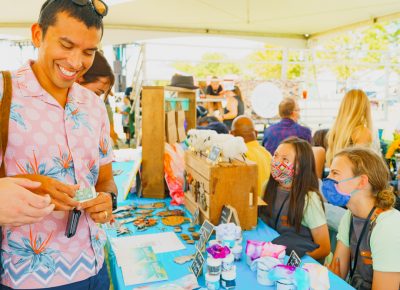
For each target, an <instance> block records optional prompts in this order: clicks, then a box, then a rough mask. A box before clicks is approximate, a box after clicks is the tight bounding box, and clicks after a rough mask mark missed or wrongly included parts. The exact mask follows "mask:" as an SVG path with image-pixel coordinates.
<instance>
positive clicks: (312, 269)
mask: <svg viewBox="0 0 400 290" xmlns="http://www.w3.org/2000/svg"><path fill="white" fill-rule="evenodd" d="M303 269H305V270H307V271H308V273H309V275H310V289H311V290H328V289H329V288H330V283H329V276H328V268H326V267H324V266H322V265H320V264H314V263H305V264H304V265H303Z"/></svg>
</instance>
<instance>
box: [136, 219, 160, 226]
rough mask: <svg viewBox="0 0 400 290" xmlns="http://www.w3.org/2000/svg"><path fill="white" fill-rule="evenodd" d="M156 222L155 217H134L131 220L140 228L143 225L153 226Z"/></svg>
mask: <svg viewBox="0 0 400 290" xmlns="http://www.w3.org/2000/svg"><path fill="white" fill-rule="evenodd" d="M157 222H158V221H157V219H154V218H147V217H144V218H136V220H135V221H133V224H134V225H135V226H136V227H138V228H139V227H140V228H143V227H146V228H148V227H152V226H155V225H156V224H157Z"/></svg>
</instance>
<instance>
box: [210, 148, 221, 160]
mask: <svg viewBox="0 0 400 290" xmlns="http://www.w3.org/2000/svg"><path fill="white" fill-rule="evenodd" d="M220 156H221V148H219V147H218V146H212V147H211V149H210V153H209V154H208V157H207V161H208V162H210V163H212V164H216V163H218V158H219V157H220Z"/></svg>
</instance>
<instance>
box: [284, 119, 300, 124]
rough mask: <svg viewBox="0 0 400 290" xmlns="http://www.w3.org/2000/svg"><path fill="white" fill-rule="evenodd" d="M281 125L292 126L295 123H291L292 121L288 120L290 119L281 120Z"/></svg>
mask: <svg viewBox="0 0 400 290" xmlns="http://www.w3.org/2000/svg"><path fill="white" fill-rule="evenodd" d="M281 123H283V124H294V123H296V122H295V121H293V120H292V119H290V118H282V120H281Z"/></svg>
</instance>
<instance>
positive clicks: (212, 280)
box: [205, 273, 221, 290]
mask: <svg viewBox="0 0 400 290" xmlns="http://www.w3.org/2000/svg"><path fill="white" fill-rule="evenodd" d="M220 279H221V274H218V275H214V274H211V273H206V277H205V280H206V287H207V290H218V289H219V284H220V283H219V281H220Z"/></svg>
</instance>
